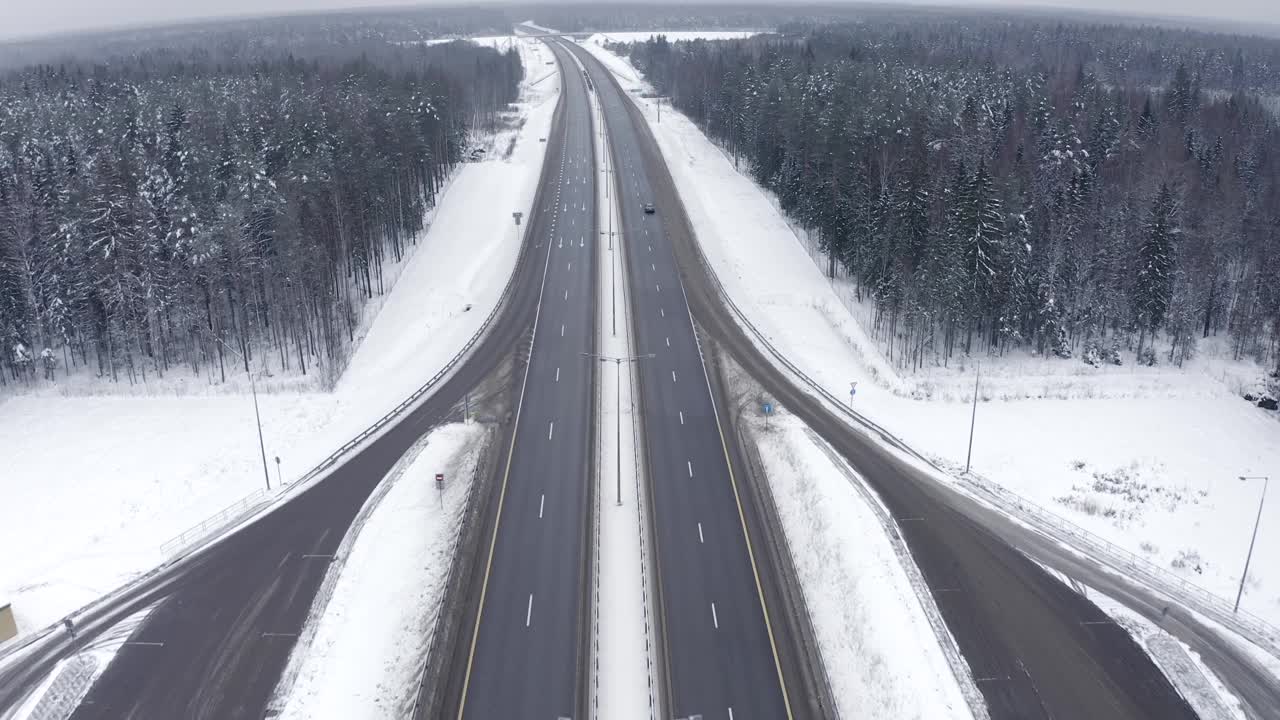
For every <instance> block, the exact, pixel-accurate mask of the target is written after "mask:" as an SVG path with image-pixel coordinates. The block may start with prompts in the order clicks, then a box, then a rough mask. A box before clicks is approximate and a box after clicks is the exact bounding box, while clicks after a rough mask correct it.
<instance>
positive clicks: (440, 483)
mask: <svg viewBox="0 0 1280 720" xmlns="http://www.w3.org/2000/svg"><path fill="white" fill-rule="evenodd" d="M436 493H437V494H438V495H439V496H440V507H444V473H436Z"/></svg>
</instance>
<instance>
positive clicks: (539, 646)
mask: <svg viewBox="0 0 1280 720" xmlns="http://www.w3.org/2000/svg"><path fill="white" fill-rule="evenodd" d="M551 46H552V48H553V49H554V50H555V52H556V55H557V59H558V60H559V62H560V67H561V76H562V77H563V78H564V82H563V84H562V86H561V96H562V100H561V102H563V103H564V105H563V109H564V123H563V128H562V129H561V130H560V133H561V136H562V139H561V146H562V147H563V152H562V153H559V157H557V158H550V157H549V158H548V164H554V165H555V166H556V172H555V175H554V176H552V177H551V178H549V180H550V182H551V183H552V184H551V186H550V189H551V191H549V192H545V194H544V196H543V201H542V203H541V205H540V207H538V208H536V210H535V218H534V226H533V227H532V228H530V238H533V239H535V240H536V241H539V242H541V243H543V244H544V245H547V246H549V248H550V252H549V253H548V255H547V261H546V266H545V268H544V272H545V279H544V281H543V289H542V296H541V301H540V303H539V309H538V314H537V321H536V324H535V329H534V337H533V346H532V350H531V352H530V356H529V362H528V365H527V371H526V375H525V380H524V388H523V391H522V396H521V400H520V403H519V410H518V412H517V415H516V426H515V432H514V436H513V439H512V443H511V448H510V454H509V456H508V458H507V463H506V467H505V471H504V472H503V477H502V481H501V484H500V486H499V492H500V493H501V500H500V501H499V505H498V510H497V521H496V524H495V529H494V532H493V536H492V540H491V541H490V542H486V543H485V545H484V552H485V553H486V557H485V558H482V559H481V562H485V563H486V565H487V567H486V569H485V575H484V580H483V584H482V589H481V597H480V603H479V612H478V613H477V616H476V618H475V621H474V630H473V632H471V633H468V634H467V635H466V637H465V640H464V642H467V643H468V644H469V645H470V651H469V652H468V655H467V660H466V668H465V670H464V672H465V677H464V680H463V683H464V684H463V690H462V702H461V706H460V708H459V710H458V717H459V718H463V717H465V718H480V719H494V720H497V719H499V718H517V717H521V718H547V719H549V720H554V719H555V718H559V717H581V716H582V708H583V707H584V706H583V705H582V698H583V697H584V695H585V694H584V693H583V692H582V687H583V677H582V675H583V667H584V660H585V658H584V653H583V651H582V649H583V646H584V645H583V637H584V635H585V632H586V623H585V616H584V614H583V612H582V610H583V609H584V607H585V593H586V572H587V568H588V563H587V560H588V551H589V547H588V542H587V528H588V525H589V523H588V522H587V519H588V517H589V515H588V500H589V488H590V486H591V481H592V476H591V462H590V460H591V457H592V455H591V441H592V438H593V436H594V431H593V426H594V420H595V418H594V413H593V403H592V398H593V394H592V388H593V387H594V382H595V374H596V367H597V366H598V364H599V363H598V362H596V360H594V359H593V358H591V357H588V356H587V354H589V353H592V352H594V351H595V318H596V316H595V302H594V298H595V296H596V288H595V277H596V266H595V262H596V257H595V255H596V253H595V248H596V246H597V242H596V241H597V238H596V221H595V187H596V186H595V158H594V153H593V145H592V142H591V132H592V130H591V111H590V108H589V105H588V103H587V88H586V81H585V80H584V79H583V77H582V74H581V72H580V71H579V70H578V69H577V66H576V65H574V63H573V62H572V60H570V59H569V57H568V56H567V54H565V53H564V51H563V50H561V49H559V48H558V47H557V46H556V44H555V43H551ZM544 189H545V188H544Z"/></svg>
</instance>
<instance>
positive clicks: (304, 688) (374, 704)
mask: <svg viewBox="0 0 1280 720" xmlns="http://www.w3.org/2000/svg"><path fill="white" fill-rule="evenodd" d="M487 432H488V431H487V429H486V428H485V427H484V426H482V425H479V424H468V425H463V424H452V425H445V426H442V427H440V428H437V429H436V430H434V431H433V432H432V433H431V434H430V435H428V436H427V437H426V438H425V440H424V441H423V442H422V443H420V444H419V445H418V446H416V449H417V454H416V456H414V455H413V452H414V451H411V454H410V455H409V456H407V457H406V458H405V460H404V461H402V465H401V466H398V467H397V469H396V470H393V471H392V475H391V477H390V478H388V481H387V483H386V484H385V490H380V492H378V493H375V494H374V495H373V496H372V497H371V498H370V499H369V501H368V504H367V505H366V507H365V509H364V510H363V511H362V512H361V518H363V520H362V521H361V520H357V523H360V524H358V525H357V526H356V527H353V528H352V531H351V535H349V536H348V539H347V540H346V541H345V542H344V544H343V547H342V548H340V549H339V552H338V557H337V558H336V559H335V561H334V562H335V564H334V566H333V568H331V569H330V571H329V576H327V577H326V578H325V586H326V588H327V589H330V590H331V594H330V595H329V596H328V597H324V596H321V597H318V598H317V600H316V605H315V606H314V607H313V609H312V613H313V615H312V616H311V617H308V618H307V622H306V626H305V627H306V628H307V635H306V636H304V638H303V640H302V641H301V642H299V643H298V645H297V646H295V648H294V651H293V654H292V656H291V657H290V665H289V668H288V670H287V671H286V672H285V676H284V679H283V680H282V681H281V684H280V687H279V688H277V697H276V699H275V700H274V701H273V702H272V706H273V708H274V709H276V710H278V711H280V713H279V715H278V717H280V718H284V719H285V720H289V719H291V718H298V719H299V720H301V719H304V718H305V719H306V720H323V719H324V718H335V719H337V718H342V719H344V720H345V719H346V718H356V717H359V718H367V719H368V720H374V719H375V718H388V719H390V718H403V717H407V716H408V714H409V711H410V710H411V708H412V707H413V703H414V699H415V697H416V694H417V689H418V682H417V681H418V675H419V674H420V673H421V670H422V666H423V663H424V662H425V660H426V657H425V654H426V651H427V648H428V647H429V645H430V639H431V635H432V628H433V627H434V625H435V620H436V617H437V615H438V613H439V609H440V601H441V598H442V596H443V593H444V582H445V579H446V577H447V576H448V574H449V567H450V565H451V563H452V560H453V550H454V545H455V542H454V541H455V538H456V537H457V533H458V530H459V524H460V519H461V518H462V515H463V513H464V512H465V509H466V501H467V499H468V497H469V490H470V488H471V484H472V479H473V476H474V474H475V472H476V467H477V464H478V463H479V461H480V453H481V451H482V450H483V448H484V442H483V438H484V436H485V435H486V433H487ZM437 473H441V474H443V476H444V484H443V487H442V488H441V487H439V486H438V485H437V482H436V474H437Z"/></svg>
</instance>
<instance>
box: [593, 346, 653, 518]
mask: <svg viewBox="0 0 1280 720" xmlns="http://www.w3.org/2000/svg"><path fill="white" fill-rule="evenodd" d="M582 355H583V356H584V357H590V358H595V359H597V360H599V361H600V362H602V363H605V362H611V363H613V365H614V367H615V368H616V375H617V384H616V385H615V387H614V389H615V390H616V393H617V396H616V400H615V402H616V403H617V408H616V410H617V430H616V436H615V439H614V449H615V450H616V451H617V470H616V471H615V475H614V477H615V479H616V481H617V491H616V492H617V503H616V504H617V505H622V363H624V362H625V363H633V362H636V361H637V360H645V359H648V358H652V357H656V356H655V355H654V354H653V353H648V354H646V355H634V356H632V357H618V356H614V355H599V354H596V353H588V352H584V353H582Z"/></svg>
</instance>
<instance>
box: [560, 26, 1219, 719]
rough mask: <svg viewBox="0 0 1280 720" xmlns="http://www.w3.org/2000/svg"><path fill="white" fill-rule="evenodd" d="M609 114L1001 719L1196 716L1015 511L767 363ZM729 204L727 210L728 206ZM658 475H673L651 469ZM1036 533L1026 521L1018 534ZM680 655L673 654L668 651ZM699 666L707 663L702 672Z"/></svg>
mask: <svg viewBox="0 0 1280 720" xmlns="http://www.w3.org/2000/svg"><path fill="white" fill-rule="evenodd" d="M578 52H579V57H583V58H584V61H585V62H588V63H589V67H590V68H591V71H592V77H593V79H594V81H595V83H596V85H597V87H601V86H604V85H606V84H607V85H609V86H610V87H613V88H615V92H619V93H620V92H621V91H620V89H618V85H617V83H616V81H615V80H614V79H613V78H612V77H611V75H609V73H608V72H607V71H606V70H605V68H604V67H603V66H602V65H600V64H599V63H598V62H597V61H595V60H594V59H592V58H590V56H589V55H588V54H587V53H585V52H583V51H581V50H579V51H578ZM606 114H607V120H608V123H609V126H610V129H611V131H616V129H617V128H619V127H622V126H624V125H625V124H626V121H624V120H623V119H622V118H623V117H629V118H630V124H631V125H632V126H634V127H635V128H637V131H636V133H635V136H636V140H635V141H634V142H635V143H636V144H635V145H634V146H633V147H632V148H631V149H630V150H629V152H630V153H631V162H630V165H631V167H633V168H643V172H644V174H645V175H646V176H647V178H648V184H647V186H646V189H647V190H648V191H649V192H650V193H651V194H650V195H649V196H647V197H645V198H643V199H644V200H645V201H652V202H654V203H655V204H656V205H657V207H658V208H659V213H661V214H662V215H663V217H664V218H665V222H664V223H663V225H664V229H665V234H666V237H667V239H668V241H669V243H670V246H671V251H672V252H673V253H674V262H675V263H676V265H677V266H678V267H679V268H680V274H681V277H682V279H683V283H684V286H685V290H686V292H687V299H688V303H689V306H690V307H691V308H692V311H693V315H694V318H695V319H696V320H697V321H698V324H699V325H700V326H701V327H703V328H704V329H705V330H706V331H707V332H708V333H709V334H710V335H711V336H713V337H714V338H715V340H716V341H717V342H718V343H719V344H720V345H721V347H723V348H724V349H725V350H726V351H727V352H729V353H730V354H731V355H732V356H733V357H734V359H735V360H737V361H738V363H739V364H741V365H742V366H743V367H744V368H745V369H746V370H747V371H748V372H749V373H750V374H751V375H752V376H753V377H754V378H755V379H756V380H757V381H758V382H760V383H761V384H762V385H763V386H764V387H765V389H766V390H767V391H768V392H770V393H772V394H773V395H774V396H775V398H777V400H778V401H779V402H780V403H781V404H782V405H784V406H785V407H787V408H788V409H789V410H791V411H792V412H794V413H795V414H796V415H798V416H799V417H801V418H802V419H803V420H804V421H805V422H806V423H807V424H809V426H810V427H812V428H813V429H814V430H815V431H817V432H818V433H819V434H821V435H822V436H823V437H824V438H825V439H826V440H827V441H828V442H830V443H831V444H832V445H833V447H835V448H836V450H837V451H838V452H840V453H841V454H842V455H843V456H844V457H845V458H846V459H847V460H848V461H849V462H850V463H851V465H852V466H853V467H854V468H855V469H857V470H858V471H859V473H861V474H862V475H863V476H864V477H866V478H867V479H868V480H869V481H870V482H871V484H872V486H873V487H874V488H875V489H876V491H877V492H878V493H879V495H880V496H881V497H882V498H883V499H884V501H885V503H886V504H887V505H888V506H889V508H890V511H891V512H892V513H893V514H894V517H895V518H897V519H898V520H899V524H900V525H901V526H902V528H903V533H904V537H905V539H906V541H907V544H908V546H909V547H910V549H911V551H912V554H913V556H914V558H915V560H916V562H917V563H918V565H919V566H920V568H921V570H922V572H923V574H924V577H925V580H926V582H927V584H928V586H929V588H930V590H931V592H932V594H933V597H934V600H935V601H936V603H937V604H938V606H939V608H940V609H941V611H942V613H943V617H944V619H945V620H946V622H947V626H948V628H949V629H950V630H951V633H952V635H953V636H954V637H955V639H956V641H957V642H958V644H959V647H960V650H961V652H962V653H963V655H964V657H965V659H966V660H967V662H968V663H969V666H970V668H971V670H972V673H973V676H974V678H975V679H976V680H977V684H978V687H979V688H980V689H981V690H982V692H983V694H984V697H985V699H986V701H987V704H988V706H989V709H990V713H991V716H992V717H993V718H996V719H997V720H1003V719H1005V718H1010V719H1012V718H1018V719H1025V718H1046V719H1048V718H1091V719H1099V720H1101V719H1107V718H1151V719H1152V720H1177V719H1181V718H1194V717H1195V714H1194V713H1193V711H1192V710H1191V709H1190V707H1189V706H1188V705H1187V704H1186V703H1185V702H1184V701H1183V700H1182V698H1181V697H1180V696H1179V694H1178V693H1177V691H1176V690H1175V689H1174V688H1173V687H1172V686H1171V685H1170V684H1169V682H1168V680H1167V679H1166V678H1165V676H1164V675H1163V673H1161V672H1160V670H1159V669H1158V668H1156V667H1155V665H1154V664H1153V663H1152V662H1151V660H1150V658H1149V657H1148V656H1147V655H1146V653H1145V652H1144V651H1143V650H1142V649H1141V647H1139V646H1138V645H1137V644H1136V643H1135V642H1134V641H1133V639H1132V638H1131V637H1130V636H1129V635H1128V633H1126V632H1125V631H1124V630H1123V629H1121V628H1120V627H1118V626H1116V625H1113V624H1109V623H1107V622H1106V619H1107V618H1106V615H1105V614H1104V613H1102V612H1101V611H1100V610H1099V609H1098V608H1097V607H1096V606H1095V605H1093V604H1092V603H1091V602H1089V600H1088V599H1086V598H1085V597H1083V596H1081V595H1079V594H1077V593H1075V592H1074V591H1072V590H1071V589H1070V588H1069V587H1068V586H1066V585H1064V584H1063V583H1061V582H1059V581H1058V580H1056V579H1054V578H1053V577H1052V576H1051V575H1050V574H1049V573H1047V572H1046V571H1044V569H1043V568H1042V567H1041V566H1039V565H1037V564H1036V563H1035V562H1033V561H1032V560H1030V559H1028V558H1027V557H1026V556H1025V555H1024V554H1023V553H1022V552H1020V551H1019V550H1018V549H1016V548H1015V546H1014V545H1013V544H1011V543H1010V541H1009V540H1007V539H1006V537H1004V536H1001V535H998V534H997V533H995V532H993V531H992V530H991V529H989V528H990V524H991V523H998V524H1001V527H1002V528H1006V527H1010V526H1013V525H1014V523H1011V522H1009V521H1007V519H1005V520H996V519H995V518H993V517H991V516H992V515H994V513H990V512H988V513H987V515H986V516H979V515H978V514H977V513H971V512H967V511H968V510H970V508H969V507H968V505H976V504H975V503H968V504H967V505H966V504H965V503H964V502H962V501H961V500H958V499H957V495H956V493H954V492H948V491H947V490H946V489H940V488H939V486H938V483H936V482H935V481H933V480H930V479H929V478H927V477H926V476H924V474H923V473H921V472H920V471H918V470H916V469H914V468H913V467H912V466H910V465H909V464H908V463H907V462H905V461H903V460H902V459H900V458H899V457H897V456H896V455H895V454H893V453H892V452H891V451H889V450H886V449H885V448H883V447H882V446H880V445H879V444H877V443H876V442H875V441H873V440H872V439H871V438H869V437H868V436H867V435H865V434H863V433H862V432H859V431H855V430H853V429H852V428H850V426H849V425H848V424H847V423H846V422H845V421H843V420H842V419H840V418H837V417H835V416H834V415H833V414H832V413H831V412H830V411H828V410H827V409H826V408H825V407H824V406H822V404H821V403H820V402H818V401H817V400H815V399H813V398H812V397H811V396H809V395H807V394H806V393H804V392H802V391H801V390H800V389H799V388H798V387H797V386H796V385H795V384H794V383H793V382H792V381H791V380H790V378H789V377H787V376H785V375H784V374H783V373H781V372H779V371H778V370H777V369H775V367H774V365H773V364H772V363H771V362H770V361H769V360H768V359H767V358H765V356H764V355H763V353H762V352H761V351H760V350H759V349H758V348H757V347H756V345H755V344H754V342H753V341H752V340H751V339H750V338H748V337H747V336H746V334H745V332H744V331H743V330H742V329H741V328H740V327H739V326H738V324H737V322H736V321H735V320H734V318H733V317H732V316H731V315H730V314H729V311H728V310H727V309H726V308H725V307H724V304H723V303H722V301H721V300H720V298H719V296H718V294H717V292H716V290H715V287H714V284H713V283H712V281H711V280H710V278H709V277H708V275H707V271H706V269H705V267H704V266H703V264H702V261H701V258H700V256H699V254H698V251H697V248H696V245H695V242H696V241H695V239H694V237H693V234H692V231H691V229H690V225H689V222H688V218H687V217H686V216H685V214H684V210H683V207H682V205H681V203H680V200H679V196H678V194H677V193H676V191H675V187H674V184H673V183H672V181H671V177H670V174H669V172H668V171H667V169H666V166H665V164H664V162H663V160H662V155H661V153H660V151H659V150H658V148H657V145H656V143H655V142H654V140H653V137H652V135H651V133H650V131H649V130H648V126H647V124H646V123H645V121H644V119H643V118H642V117H641V116H640V114H639V111H638V110H637V109H636V108H635V107H634V106H633V105H632V104H631V103H622V104H621V106H618V105H616V104H615V105H612V106H611V105H609V104H606ZM724 210H725V212H732V208H725V209H724ZM633 240H634V238H633ZM642 249H644V248H642ZM656 249H657V248H656V247H655V250H656ZM673 342H674V340H673ZM642 349H643V348H642ZM659 380H661V378H659ZM668 380H669V378H668ZM651 432H652V431H651ZM655 481H656V482H664V481H669V479H666V480H664V479H663V478H661V477H656V478H655ZM661 511H662V510H661V508H659V510H658V512H659V513H661ZM1030 535H1032V534H1031V533H1026V532H1025V531H1024V532H1023V536H1024V537H1025V536H1030ZM1025 539H1026V540H1027V541H1031V540H1032V539H1033V538H1031V537H1026V538H1025ZM1041 542H1043V539H1042V540H1041ZM1059 552H1060V554H1062V551H1061V550H1060V551H1059ZM1099 575H1102V574H1101V573H1099ZM1077 577H1078V576H1077ZM1098 621H1102V622H1101V624H1097V623H1098ZM676 639H677V640H678V638H676ZM758 654H759V653H758V651H757V655H758ZM680 660H681V659H680V658H679V657H675V658H673V662H675V663H679V662H680ZM695 670H696V669H695ZM707 672H708V671H707V670H705V669H703V670H702V673H703V675H702V676H704V677H705V676H706V674H707ZM681 707H687V706H683V705H682V706H681ZM686 712H703V713H707V712H708V710H706V709H699V708H689V709H688V710H687V711H686Z"/></svg>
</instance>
